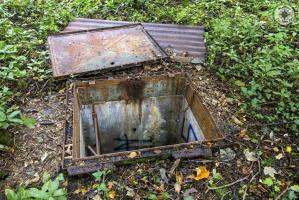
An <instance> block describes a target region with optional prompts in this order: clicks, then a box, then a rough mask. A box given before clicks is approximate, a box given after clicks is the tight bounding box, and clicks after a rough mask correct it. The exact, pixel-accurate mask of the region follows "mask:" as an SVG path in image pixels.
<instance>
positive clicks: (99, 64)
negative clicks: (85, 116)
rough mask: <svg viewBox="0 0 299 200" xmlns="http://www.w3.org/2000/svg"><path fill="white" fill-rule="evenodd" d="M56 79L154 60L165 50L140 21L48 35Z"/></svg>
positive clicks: (162, 57) (158, 58)
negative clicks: (138, 22)
mask: <svg viewBox="0 0 299 200" xmlns="http://www.w3.org/2000/svg"><path fill="white" fill-rule="evenodd" d="M48 45H49V49H50V56H51V62H52V68H53V76H54V78H56V79H61V78H67V77H68V76H70V75H83V74H90V73H96V72H103V71H106V70H111V69H120V68H123V67H131V66H136V65H140V64H142V63H148V62H157V61H160V60H162V59H164V58H167V54H166V53H165V52H164V51H163V49H162V48H161V47H160V46H159V45H158V44H157V43H156V42H155V40H154V39H153V38H152V37H151V36H150V35H149V34H148V33H147V32H146V31H145V30H144V28H143V26H142V25H141V24H130V25H124V26H118V27H110V28H99V29H93V30H83V31H76V32H67V33H60V34H56V35H52V36H49V38H48Z"/></svg>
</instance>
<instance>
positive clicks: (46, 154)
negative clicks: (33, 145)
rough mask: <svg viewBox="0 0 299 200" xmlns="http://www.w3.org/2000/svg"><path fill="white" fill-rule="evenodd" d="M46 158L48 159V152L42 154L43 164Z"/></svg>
mask: <svg viewBox="0 0 299 200" xmlns="http://www.w3.org/2000/svg"><path fill="white" fill-rule="evenodd" d="M47 157H48V152H46V153H44V155H43V156H42V157H41V161H42V162H44V161H45V160H46V158H47Z"/></svg>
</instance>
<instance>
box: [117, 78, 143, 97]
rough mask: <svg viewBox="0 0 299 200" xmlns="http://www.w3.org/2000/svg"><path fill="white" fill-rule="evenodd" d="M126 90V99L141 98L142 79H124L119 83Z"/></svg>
mask: <svg viewBox="0 0 299 200" xmlns="http://www.w3.org/2000/svg"><path fill="white" fill-rule="evenodd" d="M119 85H120V87H121V88H123V89H124V90H125V91H126V96H125V99H126V100H138V99H139V100H141V99H143V95H144V87H145V82H144V81H143V80H125V81H122V82H120V83H119Z"/></svg>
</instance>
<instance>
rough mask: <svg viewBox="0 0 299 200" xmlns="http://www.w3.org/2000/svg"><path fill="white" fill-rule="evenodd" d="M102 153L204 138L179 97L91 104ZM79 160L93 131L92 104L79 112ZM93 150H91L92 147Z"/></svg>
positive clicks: (92, 142)
mask: <svg viewBox="0 0 299 200" xmlns="http://www.w3.org/2000/svg"><path fill="white" fill-rule="evenodd" d="M94 111H95V112H96V113H97V119H98V126H99V133H100V140H101V143H100V144H101V149H102V152H101V153H102V154H103V153H112V152H117V151H127V150H134V149H140V148H146V147H155V146H163V145H171V144H177V143H183V142H190V141H201V140H204V139H205V138H204V135H203V133H202V130H201V128H200V127H199V125H198V123H197V121H196V119H195V117H194V116H193V113H192V111H191V110H190V108H188V104H187V101H186V99H185V97H184V96H183V95H169V96H158V97H148V98H144V99H142V100H138V99H137V100H120V101H108V102H103V103H98V104H94ZM80 118H81V119H80V123H81V131H80V132H81V135H80V146H81V148H80V157H86V156H91V155H92V154H91V152H90V151H89V150H88V148H87V146H88V145H89V146H91V147H95V145H96V136H95V134H96V132H95V129H94V124H93V119H92V105H83V106H82V107H81V110H80ZM94 149H95V148H94Z"/></svg>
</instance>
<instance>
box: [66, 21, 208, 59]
mask: <svg viewBox="0 0 299 200" xmlns="http://www.w3.org/2000/svg"><path fill="white" fill-rule="evenodd" d="M130 23H132V22H127V21H110V20H99V19H86V18H77V19H75V20H74V21H73V22H71V23H70V24H69V25H68V26H67V27H66V28H65V29H64V32H70V31H78V30H89V29H94V28H106V27H115V26H121V25H125V24H130ZM141 24H142V25H143V26H144V28H145V30H147V31H148V33H149V34H150V35H151V36H152V37H153V38H154V39H155V40H156V41H157V43H158V44H159V45H160V46H161V47H162V48H163V49H164V50H166V52H167V53H168V54H169V55H170V56H171V57H173V59H174V60H176V61H181V62H192V63H202V62H203V61H205V59H206V47H205V43H204V28H203V27H202V26H182V25H174V24H157V23H143V22H142V23H141Z"/></svg>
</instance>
